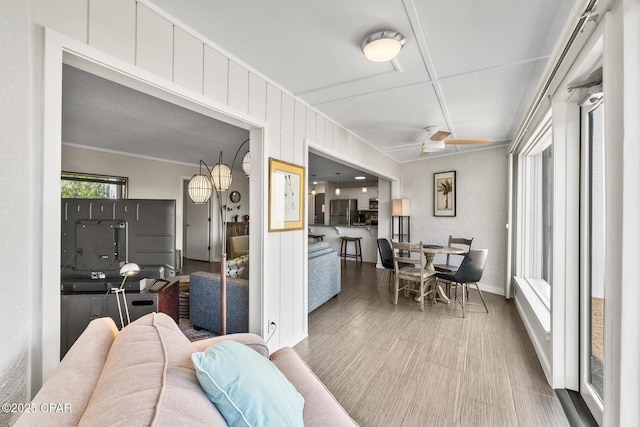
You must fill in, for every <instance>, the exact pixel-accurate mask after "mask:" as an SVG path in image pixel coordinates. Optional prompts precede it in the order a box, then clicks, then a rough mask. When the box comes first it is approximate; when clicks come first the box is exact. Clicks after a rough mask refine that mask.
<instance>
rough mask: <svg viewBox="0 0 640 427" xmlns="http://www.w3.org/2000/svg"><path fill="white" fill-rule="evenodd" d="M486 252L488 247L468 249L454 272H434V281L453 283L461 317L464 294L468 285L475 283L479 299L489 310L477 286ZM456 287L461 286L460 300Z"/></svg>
mask: <svg viewBox="0 0 640 427" xmlns="http://www.w3.org/2000/svg"><path fill="white" fill-rule="evenodd" d="M488 254H489V250H488V249H474V250H470V251H469V252H467V254H466V255H465V256H464V259H463V260H462V263H461V264H460V267H458V270H457V271H456V272H455V273H446V272H436V283H437V281H438V280H446V281H447V282H450V283H451V284H453V285H454V287H455V299H456V301H458V302H460V306H461V307H462V317H464V306H465V304H467V302H466V301H465V295H467V297H468V295H469V292H468V287H469V285H475V287H476V289H477V290H478V294H479V295H480V299H481V300H482V304H483V305H484V309H485V310H487V313H488V312H489V308H488V307H487V303H486V302H485V301H484V296H483V295H482V291H481V290H480V287H479V286H478V282H479V281H480V279H481V278H482V273H483V272H484V265H485V262H486V261H487V255H488ZM458 287H462V300H460V299H458Z"/></svg>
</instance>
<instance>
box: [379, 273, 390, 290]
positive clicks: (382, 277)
mask: <svg viewBox="0 0 640 427" xmlns="http://www.w3.org/2000/svg"><path fill="white" fill-rule="evenodd" d="M386 272H387V270H386V269H385V270H382V276H380V279H379V280H378V284H377V285H376V291H377V290H378V289H380V283H382V279H384V273H386ZM389 277H391V276H389Z"/></svg>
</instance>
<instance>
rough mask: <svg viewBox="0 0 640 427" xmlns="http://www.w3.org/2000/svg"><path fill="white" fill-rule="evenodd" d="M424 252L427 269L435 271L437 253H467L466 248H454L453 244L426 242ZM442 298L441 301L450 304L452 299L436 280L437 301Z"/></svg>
mask: <svg viewBox="0 0 640 427" xmlns="http://www.w3.org/2000/svg"><path fill="white" fill-rule="evenodd" d="M422 252H424V256H425V259H426V264H425V270H426V271H435V270H436V269H435V268H434V267H433V258H435V256H436V255H437V254H445V255H447V254H456V255H462V254H464V253H465V250H464V249H462V248H454V247H452V246H440V245H431V244H424V245H422ZM438 299H440V300H441V301H443V302H445V303H447V304H449V303H450V302H451V301H450V300H449V297H448V296H447V293H446V292H445V291H444V289H442V286H441V285H440V284H439V283H438V281H437V280H436V301H437V300H438Z"/></svg>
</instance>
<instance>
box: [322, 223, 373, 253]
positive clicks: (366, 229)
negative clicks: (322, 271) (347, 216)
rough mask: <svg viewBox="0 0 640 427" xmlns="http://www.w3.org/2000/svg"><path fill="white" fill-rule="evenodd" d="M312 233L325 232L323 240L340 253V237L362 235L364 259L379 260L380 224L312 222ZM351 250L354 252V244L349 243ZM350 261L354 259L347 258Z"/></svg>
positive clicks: (361, 242) (361, 243)
mask: <svg viewBox="0 0 640 427" xmlns="http://www.w3.org/2000/svg"><path fill="white" fill-rule="evenodd" d="M309 233H310V234H323V235H324V238H323V240H324V241H325V242H328V243H329V245H330V246H331V247H332V248H333V249H335V250H336V251H337V252H338V253H340V244H341V240H340V237H343V236H348V237H362V239H361V240H360V245H361V246H362V261H364V262H377V261H378V243H377V240H378V226H377V225H327V224H310V225H309ZM349 252H353V246H352V245H349ZM347 260H349V261H353V260H352V259H349V258H347Z"/></svg>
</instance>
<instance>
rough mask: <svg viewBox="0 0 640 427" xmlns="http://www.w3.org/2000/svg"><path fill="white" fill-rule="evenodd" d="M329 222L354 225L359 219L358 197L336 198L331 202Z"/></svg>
mask: <svg viewBox="0 0 640 427" xmlns="http://www.w3.org/2000/svg"><path fill="white" fill-rule="evenodd" d="M329 214H330V215H331V216H330V218H329V221H330V222H329V224H331V225H352V224H353V222H354V221H357V220H358V200H357V199H336V200H331V202H330V203H329Z"/></svg>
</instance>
